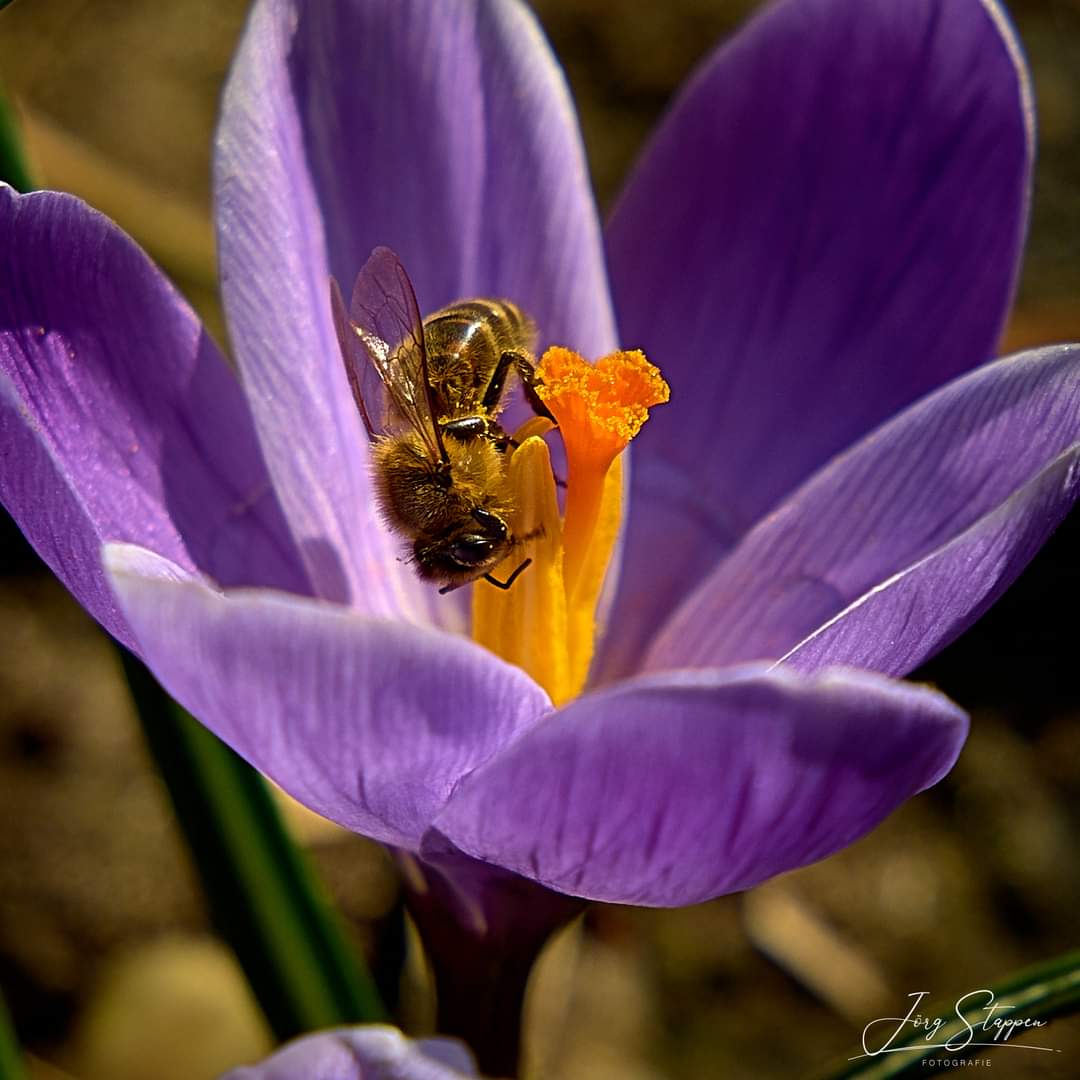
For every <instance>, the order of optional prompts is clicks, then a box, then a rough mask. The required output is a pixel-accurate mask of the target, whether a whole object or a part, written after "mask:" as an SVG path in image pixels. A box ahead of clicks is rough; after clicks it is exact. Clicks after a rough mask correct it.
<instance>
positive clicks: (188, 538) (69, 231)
mask: <svg viewBox="0 0 1080 1080" xmlns="http://www.w3.org/2000/svg"><path fill="white" fill-rule="evenodd" d="M0 247H2V248H3V250H4V252H5V253H6V257H5V259H4V261H3V263H2V266H0V313H2V314H0V318H2V320H3V323H2V326H0V463H2V468H0V498H2V500H3V502H4V505H5V506H6V507H7V509H8V510H9V512H10V513H11V515H12V516H13V517H14V518H15V520H16V521H17V522H18V523H19V526H20V527H21V528H22V530H23V531H24V532H25V533H26V535H27V536H28V537H29V539H30V541H31V543H32V544H33V545H34V547H35V548H36V549H37V551H38V552H39V554H40V555H41V556H42V558H44V559H45V561H46V562H47V563H48V564H49V565H50V566H51V567H52V568H53V570H54V571H55V572H56V573H57V574H58V575H59V577H60V578H61V580H62V581H63V582H64V583H65V584H66V585H67V586H68V588H70V589H71V591H72V592H73V593H74V594H75V595H76V597H77V598H78V599H79V601H80V602H81V603H82V604H83V605H84V606H85V607H86V608H87V609H88V610H89V611H90V612H91V614H93V615H94V616H95V618H97V619H98V620H99V621H100V622H101V623H102V624H103V625H104V626H105V628H106V629H107V630H108V631H109V632H110V633H112V634H114V635H115V636H116V637H118V638H120V640H122V641H123V642H124V643H125V644H127V645H129V646H132V647H134V648H137V645H136V643H135V641H134V640H133V638H132V635H131V632H130V629H129V628H128V626H127V625H126V623H125V621H124V619H123V617H122V616H121V615H120V613H119V612H118V611H117V610H116V606H115V603H114V601H113V597H112V593H111V591H110V589H109V586H108V583H107V581H106V580H105V577H104V574H103V571H102V568H101V559H100V548H101V543H102V541H103V540H123V541H132V542H137V543H140V544H144V545H146V546H148V547H151V548H153V549H154V550H155V551H157V552H159V553H160V554H162V555H165V556H167V557H168V558H169V559H171V560H172V561H174V562H176V563H177V564H179V565H180V566H182V567H185V568H186V569H188V570H199V571H201V572H202V573H205V574H207V575H209V576H210V577H212V578H214V579H216V580H218V581H220V582H222V583H223V584H226V585H266V586H270V587H276V588H281V589H288V590H292V591H294V592H306V591H308V589H309V585H308V583H307V579H306V576H305V574H304V572H303V569H302V563H301V562H300V559H299V557H298V555H297V552H296V550H295V547H294V545H293V543H292V540H291V538H290V536H289V532H288V528H287V526H286V524H285V521H284V518H283V517H282V515H281V510H280V508H279V506H278V504H277V502H276V500H275V497H274V493H273V490H272V488H271V486H270V480H269V477H268V476H267V473H266V469H265V466H264V465H263V461H262V458H261V456H260V454H259V449H258V444H257V442H256V439H255V434H254V429H253V427H252V423H251V419H250V416H249V414H248V411H247V406H246V404H245V402H244V398H243V395H242V393H241V391H240V387H239V384H238V383H237V381H236V379H235V378H234V377H233V375H232V373H231V372H230V371H229V370H228V368H227V367H226V366H225V364H224V362H223V360H222V358H221V354H220V353H219V352H218V350H217V348H216V347H215V346H214V343H213V342H212V341H211V340H210V338H209V337H208V336H207V335H206V332H205V330H203V328H202V327H201V325H200V324H199V321H198V319H197V318H196V317H195V315H194V313H193V312H192V311H191V309H190V308H189V307H188V306H187V304H186V303H185V302H184V301H183V300H182V299H181V297H180V296H179V295H178V294H177V293H176V292H175V290H174V289H173V288H172V286H171V285H169V283H168V282H167V281H166V280H165V278H164V277H163V276H162V275H161V273H160V272H159V271H158V270H157V268H156V267H155V266H154V265H153V264H152V263H151V262H150V261H149V259H147V257H146V256H145V255H144V254H143V253H142V252H141V251H140V250H139V248H138V247H137V246H136V245H135V244H134V243H133V242H132V241H131V240H130V239H129V238H128V237H127V236H126V235H124V233H122V232H121V231H120V229H118V228H117V227H116V226H115V225H114V224H113V223H112V222H110V221H109V220H108V219H107V218H105V217H103V216H102V215H101V214H99V213H97V212H96V211H94V210H91V209H90V208H89V207H87V206H86V205H85V204H83V203H82V202H80V201H79V200H78V199H75V198H73V197H71V196H69V195H61V194H57V193H55V192H40V193H37V194H33V195H26V196H20V195H17V194H16V193H15V192H14V191H12V190H11V189H10V188H6V187H4V188H0Z"/></svg>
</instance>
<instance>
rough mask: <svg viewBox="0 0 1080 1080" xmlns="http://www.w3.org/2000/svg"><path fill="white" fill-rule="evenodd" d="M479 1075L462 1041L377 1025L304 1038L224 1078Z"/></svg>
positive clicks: (382, 1079)
mask: <svg viewBox="0 0 1080 1080" xmlns="http://www.w3.org/2000/svg"><path fill="white" fill-rule="evenodd" d="M478 1075H479V1074H478V1073H477V1071H476V1066H475V1064H474V1063H473V1059H472V1056H471V1055H470V1054H469V1052H468V1050H466V1049H465V1047H464V1046H462V1044H461V1043H458V1042H455V1041H453V1040H450V1039H420V1040H416V1041H414V1040H412V1039H407V1038H405V1036H404V1035H402V1034H401V1032H400V1031H398V1030H397V1029H396V1028H391V1027H383V1026H381V1025H376V1026H372V1027H353V1028H338V1029H337V1030H336V1031H322V1032H319V1033H317V1034H315V1035H305V1036H304V1037H303V1038H302V1039H297V1040H296V1041H295V1042H291V1043H289V1044H288V1045H287V1046H285V1047H283V1048H282V1049H281V1050H278V1052H277V1053H276V1054H274V1055H273V1056H272V1057H269V1058H267V1059H266V1060H265V1061H263V1062H261V1063H260V1064H258V1065H248V1066H246V1067H245V1068H241V1069H233V1070H232V1071H231V1072H228V1073H226V1074H225V1075H224V1076H223V1077H222V1078H221V1080H299V1078H301V1077H303V1080H463V1078H465V1077H474V1076H478Z"/></svg>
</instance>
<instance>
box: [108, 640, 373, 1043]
mask: <svg viewBox="0 0 1080 1080" xmlns="http://www.w3.org/2000/svg"><path fill="white" fill-rule="evenodd" d="M123 662H124V670H125V673H126V675H127V678H128V682H129V684H130V686H131V690H132V694H133V696H134V699H135V703H136V706H137V708H138V711H139V717H140V720H141V721H142V726H143V731H144V733H145V736H146V740H147V742H148V744H149V746H150V750H151V752H152V754H153V756H154V758H155V760H156V762H157V765H158V768H159V769H160V770H161V774H162V776H163V777H164V779H165V783H166V785H167V786H168V789H169V794H170V796H171V797H172V802H173V806H174V807H175V810H176V816H177V818H178V819H179V822H180V825H181V827H182V828H183V831H184V834H185V836H186V838H187V841H188V845H189V848H190V851H191V854H192V857H193V859H194V861H195V865H196V867H197V868H198V871H199V874H200V876H201V878H202V883H203V888H204V890H205V892H206V895H207V897H208V899H209V903H210V909H211V914H212V917H213V919H214V922H215V924H216V926H217V928H218V930H219V932H220V933H221V934H222V936H223V937H224V938H225V939H226V940H227V941H228V942H229V944H230V945H231V946H232V948H233V950H234V951H235V953H236V955H237V958H238V959H239V961H240V964H241V965H242V967H243V968H244V971H245V973H246V975H247V978H248V981H249V982H250V983H251V986H252V988H253V990H254V991H255V994H256V997H257V998H258V1000H259V1003H260V1005H261V1006H262V1008H263V1011H264V1012H265V1013H266V1016H267V1018H268V1020H269V1021H270V1025H271V1027H272V1028H273V1029H274V1032H275V1034H276V1035H277V1036H278V1038H279V1039H282V1040H285V1039H289V1038H292V1037H293V1036H296V1035H298V1034H300V1033H302V1032H304V1031H310V1030H313V1029H315V1028H320V1027H332V1026H335V1025H341V1024H347V1023H359V1022H364V1021H377V1020H382V1019H383V1018H384V1016H385V1013H384V1010H383V1007H382V1004H381V1003H380V1001H379V998H378V993H377V991H376V990H375V985H374V982H373V981H372V979H371V977H370V975H369V974H368V973H367V971H366V970H365V969H364V968H362V967H361V966H360V964H359V961H358V959H357V958H356V956H355V953H354V951H353V950H352V949H351V947H350V945H349V943H348V942H347V940H346V938H345V935H344V932H343V929H342V927H341V925H340V923H339V921H338V919H337V917H336V915H335V913H334V912H333V910H332V909H331V907H330V905H329V903H328V902H327V899H326V896H325V895H324V892H323V890H322V888H321V887H320V885H319V883H318V882H317V881H316V879H315V878H314V876H313V874H312V872H311V869H310V868H309V866H308V864H307V860H306V858H305V857H304V856H303V855H302V853H301V852H300V851H299V850H298V849H297V848H296V847H295V845H294V844H293V842H292V840H291V839H290V837H289V835H288V833H287V832H286V831H285V828H284V826H283V824H282V822H281V819H280V816H279V814H278V811H277V808H276V806H275V805H274V802H273V799H272V797H271V794H270V792H269V791H268V789H267V787H266V784H265V782H264V781H263V779H262V778H261V777H260V776H259V774H258V773H256V772H255V770H254V769H252V768H251V767H250V766H249V765H247V764H246V763H245V762H244V761H243V760H242V759H241V758H239V757H238V756H237V755H236V754H234V753H233V752H232V751H231V750H230V749H229V748H228V747H227V746H225V744H224V743H222V742H221V741H220V740H219V739H217V737H216V736H214V735H213V734H211V733H210V732H209V731H208V730H207V729H206V728H204V727H203V726H202V725H201V724H199V723H198V722H197V721H196V720H194V719H193V718H192V717H191V716H189V715H188V714H187V713H186V712H184V710H183V709H181V708H180V706H179V705H177V704H176V703H175V702H174V701H173V700H172V699H171V698H170V697H169V696H168V695H167V694H166V693H165V691H164V690H162V689H161V687H160V686H158V684H157V682H156V681H155V680H154V678H153V676H152V675H151V674H150V672H149V671H147V669H146V668H145V667H144V666H143V665H142V663H140V662H139V661H138V660H137V659H135V657H133V656H132V655H131V654H130V653H127V652H124V653H123Z"/></svg>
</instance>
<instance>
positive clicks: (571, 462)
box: [473, 348, 669, 704]
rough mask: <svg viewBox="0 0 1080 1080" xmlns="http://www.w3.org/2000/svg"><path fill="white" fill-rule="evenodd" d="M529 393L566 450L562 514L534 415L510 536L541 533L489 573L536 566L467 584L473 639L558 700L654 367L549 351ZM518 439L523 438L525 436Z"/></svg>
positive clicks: (603, 570)
mask: <svg viewBox="0 0 1080 1080" xmlns="http://www.w3.org/2000/svg"><path fill="white" fill-rule="evenodd" d="M538 374H539V376H540V380H541V385H539V386H538V387H537V393H538V394H539V396H540V398H541V399H542V400H543V402H544V404H545V405H546V406H547V407H548V409H550V410H551V413H552V415H553V416H554V417H555V419H556V421H557V423H558V426H559V432H560V434H561V436H562V440H563V444H564V446H565V448H566V467H567V475H566V502H565V513H564V515H563V517H562V519H561V520H560V518H559V511H558V503H557V500H556V498H555V486H554V481H553V479H552V474H551V466H550V459H549V457H548V453H547V446H546V444H545V443H544V442H543V440H542V439H540V438H538V437H537V435H538V434H539V432H540V431H542V429H543V425H542V422H539V423H538V422H537V421H530V423H529V424H527V425H526V426H525V428H523V429H522V431H520V432H518V433H517V436H516V439H517V441H518V442H520V444H521V445H520V446H519V447H518V449H517V450H516V451H515V452H514V455H513V457H512V458H511V461H510V468H509V472H510V483H511V484H512V486H513V490H514V492H515V493H516V498H517V500H518V509H517V512H516V515H515V520H514V522H513V529H514V533H515V535H517V536H527V535H529V534H530V533H533V532H536V531H537V530H538V529H542V535H541V536H538V537H537V538H536V539H534V540H531V541H529V542H528V543H527V544H525V545H524V548H525V553H524V554H521V553H520V549H518V550H515V552H514V554H513V556H512V558H510V559H508V560H506V562H504V563H503V564H502V566H500V567H499V568H498V569H497V570H496V576H500V577H502V576H506V575H508V574H509V573H511V572H512V571H513V570H514V569H515V568H516V566H517V565H519V564H520V562H521V559H522V558H524V557H525V556H526V555H528V556H530V557H531V558H532V559H533V562H534V565H533V566H530V567H529V569H528V570H527V571H526V572H525V573H524V574H522V576H521V577H520V578H519V579H518V581H517V582H515V584H514V586H513V587H512V588H511V589H509V590H507V591H505V592H503V591H500V590H498V589H496V588H495V587H493V586H491V585H490V584H487V583H478V584H477V585H476V586H475V588H474V590H473V637H474V638H475V639H476V640H477V641H479V642H480V643H481V644H483V645H486V646H487V647H488V648H490V649H492V651H494V652H496V653H498V654H499V655H500V656H502V657H503V658H504V659H506V660H509V661H510V662H512V663H515V664H518V665H519V666H521V667H523V668H524V669H525V670H526V671H528V672H529V673H530V674H531V675H532V676H533V677H534V678H535V679H536V680H537V681H538V682H539V683H540V684H541V685H542V686H543V687H544V688H545V689H546V690H547V691H548V693H549V694H550V695H551V698H552V700H553V701H554V702H555V703H556V704H561V703H562V702H564V701H566V700H567V699H569V698H571V697H573V696H574V695H575V694H577V693H578V692H580V690H581V688H582V686H584V684H585V679H586V677H587V676H588V671H589V663H590V661H591V660H592V654H593V647H594V641H595V637H596V606H597V603H598V601H599V598H600V593H601V590H602V588H603V584H604V578H605V576H606V574H607V568H608V563H609V562H610V560H611V554H612V551H613V550H614V548H615V542H616V539H617V536H618V531H619V526H620V524H621V515H622V462H621V459H620V457H619V455H620V454H621V453H622V451H623V450H624V449H625V448H626V445H627V444H628V443H629V441H630V440H631V439H632V438H633V437H634V436H635V435H636V434H637V433H638V431H639V430H640V429H641V425H642V424H644V422H645V421H646V419H647V418H648V413H649V408H650V407H651V406H653V405H657V404H660V403H661V402H664V401H667V400H668V396H669V390H668V386H667V383H665V382H664V380H663V378H662V377H661V376H660V372H659V371H658V370H657V369H656V368H655V367H654V366H653V365H652V364H650V363H649V362H648V360H646V359H645V357H644V355H643V354H642V353H640V352H617V353H612V354H611V355H610V356H605V357H604V358H603V359H601V360H599V361H597V362H596V363H595V364H589V363H588V362H587V361H585V360H584V359H583V358H582V357H580V356H579V355H578V354H577V353H574V352H571V351H570V350H569V349H563V348H553V349H549V350H548V351H547V352H546V353H545V354H544V356H543V358H542V359H541V361H540V364H539V367H538ZM526 436H528V437H526Z"/></svg>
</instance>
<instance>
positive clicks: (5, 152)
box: [0, 0, 34, 191]
mask: <svg viewBox="0 0 1080 1080" xmlns="http://www.w3.org/2000/svg"><path fill="white" fill-rule="evenodd" d="M3 6H4V4H3V2H2V0H0V8H2V7H3ZM0 180H4V181H6V182H7V183H9V184H10V185H11V186H12V187H13V188H15V190H16V191H31V190H33V187H34V181H33V178H32V177H31V176H30V169H29V167H28V166H27V164H26V156H25V155H24V154H23V150H22V140H21V139H20V138H19V129H18V124H17V123H16V120H15V111H14V110H13V109H12V107H11V104H10V103H9V102H8V100H7V98H6V97H5V96H4V95H3V94H0Z"/></svg>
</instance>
